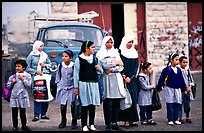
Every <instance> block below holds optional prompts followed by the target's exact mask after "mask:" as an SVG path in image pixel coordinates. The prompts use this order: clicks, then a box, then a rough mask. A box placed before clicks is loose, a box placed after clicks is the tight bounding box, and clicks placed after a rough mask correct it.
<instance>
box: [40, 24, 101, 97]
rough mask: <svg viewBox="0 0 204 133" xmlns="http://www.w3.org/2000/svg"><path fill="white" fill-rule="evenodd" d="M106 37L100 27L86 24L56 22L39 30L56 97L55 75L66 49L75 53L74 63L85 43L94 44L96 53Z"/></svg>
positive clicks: (52, 90) (52, 88)
mask: <svg viewBox="0 0 204 133" xmlns="http://www.w3.org/2000/svg"><path fill="white" fill-rule="evenodd" d="M104 36H105V35H104V32H103V30H102V29H101V28H100V27H99V26H97V25H94V24H92V23H84V22H55V23H50V24H47V25H44V26H43V27H41V28H39V31H38V34H37V38H36V40H41V41H43V42H44V44H45V45H44V52H45V53H47V54H48V57H49V59H50V60H51V64H52V67H51V69H50V71H51V72H52V79H51V92H52V94H53V95H54V96H55V93H56V84H55V75H56V70H57V66H58V65H59V63H60V62H62V52H63V51H64V50H65V49H70V50H72V51H73V53H74V57H73V59H72V61H73V62H74V61H75V59H76V57H77V56H78V54H79V52H80V50H81V45H82V43H83V41H86V40H90V41H92V42H94V45H95V53H96V52H97V51H98V50H99V49H100V46H101V42H102V39H103V37H104Z"/></svg>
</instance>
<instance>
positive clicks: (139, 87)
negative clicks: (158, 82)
mask: <svg viewBox="0 0 204 133" xmlns="http://www.w3.org/2000/svg"><path fill="white" fill-rule="evenodd" d="M139 77H142V78H144V79H145V77H144V76H141V75H139V74H138V75H137V77H136V81H137V82H136V83H137V88H138V92H140V89H141V85H140V82H139Z"/></svg>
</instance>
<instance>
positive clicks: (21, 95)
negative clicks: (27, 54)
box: [7, 59, 32, 131]
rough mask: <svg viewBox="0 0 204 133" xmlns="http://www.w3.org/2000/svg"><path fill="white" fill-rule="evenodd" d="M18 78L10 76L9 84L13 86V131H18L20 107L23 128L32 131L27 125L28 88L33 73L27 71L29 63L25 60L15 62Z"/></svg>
mask: <svg viewBox="0 0 204 133" xmlns="http://www.w3.org/2000/svg"><path fill="white" fill-rule="evenodd" d="M15 67H16V78H14V75H12V76H10V77H9V80H8V83H7V86H8V87H10V86H13V89H12V92H11V98H10V107H11V108H12V121H13V131H18V109H20V119H21V124H22V128H21V129H22V130H25V131H30V128H29V127H28V126H27V120H26V108H28V107H30V100H29V95H28V91H27V90H28V89H29V88H30V87H31V82H32V78H31V75H30V74H29V73H27V72H25V69H26V67H27V63H26V61H25V60H21V59H19V60H17V61H16V62H15Z"/></svg>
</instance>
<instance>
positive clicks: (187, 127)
mask: <svg viewBox="0 0 204 133" xmlns="http://www.w3.org/2000/svg"><path fill="white" fill-rule="evenodd" d="M192 75H193V78H194V80H195V82H196V83H197V96H196V99H195V100H194V101H192V102H191V119H192V122H193V123H192V124H182V125H173V126H169V125H167V118H166V105H165V103H162V109H161V110H159V111H154V112H153V119H154V120H155V121H156V122H157V125H155V126H151V125H141V124H140V122H139V126H132V127H129V128H125V127H123V126H122V125H123V122H119V125H121V128H122V130H123V131H202V71H201V72H195V73H193V74H192ZM29 94H30V101H31V107H30V108H28V109H27V111H26V112H27V125H28V126H29V127H30V128H31V130H32V131H81V126H80V125H81V121H80V120H78V122H77V124H78V128H77V129H71V126H70V125H71V114H70V107H68V109H67V120H68V121H67V126H66V127H65V128H64V129H59V128H58V125H59V123H60V105H59V104H57V103H56V102H55V101H54V100H53V101H52V102H50V105H49V110H48V113H47V115H48V116H49V117H50V120H42V119H40V120H39V121H37V122H32V119H33V109H34V108H33V96H32V94H31V91H30V92H29ZM160 94H161V93H160ZM138 111H139V108H138ZM183 116H184V114H183ZM18 120H19V121H18V123H19V124H18V125H19V129H20V128H21V122H20V117H18ZM95 126H96V128H97V130H98V131H104V130H105V124H104V117H103V106H102V104H101V105H100V106H98V107H97V108H96V117H95ZM2 131H12V119H11V109H10V108H9V103H8V102H6V101H4V100H3V98H2ZM20 131H21V129H20Z"/></svg>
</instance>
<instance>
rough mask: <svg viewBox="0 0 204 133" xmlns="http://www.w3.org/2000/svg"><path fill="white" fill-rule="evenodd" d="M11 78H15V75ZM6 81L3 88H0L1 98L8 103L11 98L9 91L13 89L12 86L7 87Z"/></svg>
mask: <svg viewBox="0 0 204 133" xmlns="http://www.w3.org/2000/svg"><path fill="white" fill-rule="evenodd" d="M13 78H16V74H14V75H13ZM7 83H8V81H6V82H5V83H4V87H3V88H2V97H3V98H4V100H6V101H7V102H10V97H11V91H12V89H13V85H12V86H11V87H8V86H7Z"/></svg>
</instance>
